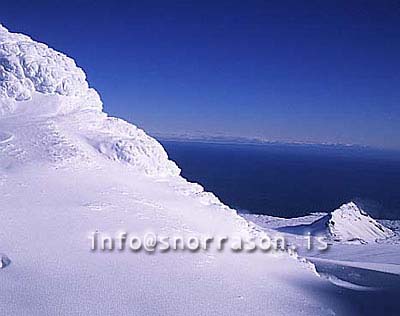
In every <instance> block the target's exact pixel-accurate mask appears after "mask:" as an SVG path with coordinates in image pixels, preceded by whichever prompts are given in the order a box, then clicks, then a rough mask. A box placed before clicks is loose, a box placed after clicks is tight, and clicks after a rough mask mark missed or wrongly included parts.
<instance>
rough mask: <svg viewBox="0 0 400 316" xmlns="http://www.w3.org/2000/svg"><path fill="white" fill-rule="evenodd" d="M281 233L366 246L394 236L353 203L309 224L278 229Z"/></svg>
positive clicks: (344, 205)
mask: <svg viewBox="0 0 400 316" xmlns="http://www.w3.org/2000/svg"><path fill="white" fill-rule="evenodd" d="M278 230H279V231H281V232H287V233H293V234H299V235H304V234H307V233H310V234H311V235H313V236H325V237H326V238H327V240H330V241H333V242H339V243H355V244H367V243H374V242H379V241H383V240H385V239H388V238H391V237H393V236H394V233H393V231H392V230H390V229H389V228H387V227H385V226H384V225H382V224H381V223H378V222H377V221H376V220H375V219H373V218H372V217H370V216H369V215H368V214H367V213H366V212H365V211H364V210H362V209H361V208H360V207H359V206H357V205H356V203H354V202H349V203H346V204H343V205H342V206H340V207H339V208H338V209H336V210H334V211H332V212H330V213H329V214H326V215H324V216H321V217H320V218H318V219H316V220H315V221H313V222H311V223H310V224H301V225H289V226H283V227H280V228H278Z"/></svg>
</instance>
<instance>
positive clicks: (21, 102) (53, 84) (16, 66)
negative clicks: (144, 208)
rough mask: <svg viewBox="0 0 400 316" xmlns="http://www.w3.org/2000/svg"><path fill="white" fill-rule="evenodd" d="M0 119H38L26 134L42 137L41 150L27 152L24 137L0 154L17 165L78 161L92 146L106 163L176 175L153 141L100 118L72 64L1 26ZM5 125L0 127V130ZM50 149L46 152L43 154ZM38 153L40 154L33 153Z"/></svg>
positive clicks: (1, 137)
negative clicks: (31, 161) (18, 162)
mask: <svg viewBox="0 0 400 316" xmlns="http://www.w3.org/2000/svg"><path fill="white" fill-rule="evenodd" d="M2 117H3V118H7V117H12V118H13V120H18V119H21V117H22V118H23V120H25V121H29V120H40V119H41V124H38V125H37V126H36V128H35V129H34V130H33V131H32V130H31V131H30V132H29V133H31V134H32V132H33V133H34V134H35V132H36V133H37V135H38V136H40V135H42V134H43V133H46V134H47V135H46V137H45V139H43V140H42V142H41V144H35V146H34V147H33V146H29V144H28V142H29V137H28V135H25V136H26V137H24V138H22V137H19V139H16V140H15V143H13V146H12V147H13V148H12V150H10V149H11V148H10V147H11V146H9V147H8V150H5V153H7V154H9V155H15V156H14V157H17V158H20V160H23V159H24V158H26V159H27V160H29V158H32V159H37V157H39V156H43V153H44V152H47V153H48V154H49V155H48V158H49V159H51V160H54V159H57V160H62V159H67V158H68V159H73V158H74V157H80V158H82V155H83V156H87V154H88V151H87V148H86V146H87V145H91V146H92V147H93V149H95V150H96V151H97V152H100V153H102V154H103V155H104V156H105V157H107V158H109V159H113V160H118V161H121V162H124V163H127V164H128V165H130V166H133V167H134V168H135V169H137V170H138V171H140V172H145V173H147V174H150V175H155V176H176V175H179V173H180V170H179V168H178V167H177V166H176V165H175V163H173V162H172V161H170V160H169V159H168V156H167V154H166V152H165V150H164V149H163V148H162V146H161V145H160V144H159V143H158V142H157V141H156V140H154V139H153V138H151V137H150V136H148V135H146V133H145V132H144V131H143V130H141V129H139V128H137V127H136V126H134V125H132V124H129V123H127V122H124V121H123V120H120V119H115V118H110V117H107V115H106V114H104V113H102V103H101V100H100V97H99V95H98V93H97V92H96V91H95V90H94V89H92V88H89V84H88V82H87V81H86V75H85V73H84V72H83V70H82V69H81V68H79V67H78V66H77V65H76V64H75V62H74V60H73V59H71V58H69V57H67V56H65V55H64V54H62V53H59V52H57V51H55V50H53V49H52V48H49V47H48V46H47V45H45V44H42V43H38V42H35V41H33V40H32V39H31V38H29V37H28V36H25V35H22V34H15V33H10V32H9V31H8V30H7V29H6V28H5V27H3V26H0V119H1V118H2ZM26 117H29V119H27V118H26ZM6 125H7V122H4V123H3V128H4V127H5V126H6ZM0 128H1V127H0ZM46 130H47V132H46ZM67 130H69V131H70V132H69V133H67ZM21 132H22V130H21ZM11 137H13V135H12V134H10V133H9V132H8V131H6V130H0V143H4V142H6V141H7V139H10V138H11ZM74 137H75V139H74V140H72V139H71V138H74ZM76 137H79V138H80V139H79V140H80V141H77V139H76ZM49 145H52V146H51V149H49V148H47V147H49ZM45 146H47V147H46V148H44V147H45ZM38 147H42V148H39V150H37V151H35V152H32V149H35V148H36V149H38ZM38 151H39V152H38ZM43 158H45V157H43ZM86 158H87V157H86Z"/></svg>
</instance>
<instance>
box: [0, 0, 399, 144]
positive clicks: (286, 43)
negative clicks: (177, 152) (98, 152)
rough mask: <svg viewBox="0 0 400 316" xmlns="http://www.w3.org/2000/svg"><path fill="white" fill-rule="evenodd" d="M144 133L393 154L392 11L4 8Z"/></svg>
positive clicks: (391, 6) (278, 5) (234, 5)
mask: <svg viewBox="0 0 400 316" xmlns="http://www.w3.org/2000/svg"><path fill="white" fill-rule="evenodd" d="M0 22H1V23H3V24H4V25H5V26H6V27H8V28H9V29H10V30H12V31H17V32H23V33H28V34H30V35H31V36H32V37H33V38H34V39H37V40H40V41H43V42H46V43H48V44H49V45H50V46H52V47H54V48H56V49H57V50H60V51H63V52H65V53H67V54H68V55H70V56H72V57H73V58H74V59H75V60H76V61H77V63H78V64H79V65H80V66H81V67H82V68H84V70H85V71H86V73H87V75H88V78H89V82H90V84H91V85H92V86H93V87H95V88H96V89H97V90H98V91H99V92H100V94H101V96H102V99H103V101H104V106H105V109H106V111H107V112H109V113H111V114H112V115H117V116H121V117H124V118H125V119H127V120H129V121H131V122H133V123H135V124H137V125H139V126H140V127H142V128H144V129H145V130H147V131H149V132H151V133H160V134H171V133H177V134H182V133H188V134H196V135H198V134H207V135H214V134H218V135H220V134H221V135H229V136H244V137H254V136H255V137H265V138H268V139H271V140H288V141H313V142H339V143H354V144H364V145H372V146H379V147H392V148H398V149H399V148H400V2H399V1H357V0H351V1H311V0H310V1H54V0H53V1H19V0H14V1H7V3H6V4H5V3H3V4H2V5H1V11H0Z"/></svg>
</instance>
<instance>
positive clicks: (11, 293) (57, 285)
mask: <svg viewBox="0 0 400 316" xmlns="http://www.w3.org/2000/svg"><path fill="white" fill-rule="evenodd" d="M179 173H180V170H179V168H178V167H177V166H176V164H175V163H174V162H172V161H170V160H169V159H168V156H167V154H166V152H165V151H164V149H163V148H162V146H161V145H160V144H159V143H158V142H157V141H156V140H155V139H153V138H151V137H149V136H148V135H146V134H145V132H144V131H142V130H140V129H138V128H137V127H135V126H134V125H131V124H129V123H127V122H124V121H122V120H120V119H116V118H111V117H108V116H107V115H106V114H105V113H104V112H102V104H101V101H100V97H99V95H98V93H97V92H96V91H95V90H94V89H92V88H90V87H89V84H88V83H87V81H86V79H85V74H84V72H83V71H82V70H81V69H80V68H78V67H77V66H76V64H75V62H74V61H73V60H72V59H70V58H68V57H66V56H65V55H63V54H61V53H58V52H56V51H55V50H53V49H51V48H49V47H47V46H46V45H44V44H41V43H37V42H35V41H33V40H31V39H30V38H29V37H27V36H25V35H20V34H14V33H10V32H9V31H8V30H7V29H5V28H4V27H0V197H1V200H0V217H1V219H2V220H1V225H0V251H1V252H2V253H4V254H6V256H3V257H2V258H4V260H3V259H2V264H1V265H2V267H4V269H1V271H0V283H1V286H2V292H1V295H0V310H1V311H2V313H3V314H6V315H116V314H118V315H187V314H189V313H190V314H191V315H265V314H268V315H335V314H338V315H354V314H360V315H361V314H365V313H364V312H363V311H364V309H365V306H364V305H360V306H358V305H357V306H354V305H352V303H351V302H352V299H353V297H352V294H353V292H349V291H348V290H346V289H342V288H339V287H335V286H334V285H332V284H331V283H329V282H327V281H326V280H324V279H321V278H318V277H317V275H316V274H315V273H314V272H313V270H312V269H310V266H309V265H308V264H304V263H301V262H300V261H297V260H294V259H293V258H291V257H290V256H289V255H288V254H287V253H260V252H256V253H233V252H230V251H223V252H216V251H209V252H205V251H200V252H198V253H188V252H169V253H162V254H161V253H155V254H147V253H144V252H138V253H132V252H130V251H114V252H92V251H90V242H89V239H88V236H89V234H90V233H91V232H93V231H99V232H103V233H106V234H115V233H117V232H119V231H127V232H132V233H135V234H139V233H144V232H146V231H153V232H157V233H162V234H165V235H174V234H183V235H189V234H207V235H231V234H239V235H241V236H245V237H248V236H255V235H262V234H264V232H262V231H261V230H260V229H258V228H256V227H255V226H254V225H252V224H250V223H249V222H248V221H246V220H244V219H243V218H242V217H240V216H238V215H237V214H236V212H235V211H234V210H232V209H230V208H229V207H227V206H225V205H223V204H222V203H221V202H220V201H219V200H218V198H216V197H215V196H214V195H213V194H211V193H208V192H204V190H203V188H202V187H201V186H199V185H197V184H192V183H188V182H187V181H186V180H185V179H183V178H182V177H180V176H179ZM5 258H9V259H10V260H11V262H12V263H11V264H9V265H7V266H6V264H5V262H6V261H7V260H5ZM7 262H8V263H10V261H7ZM366 302H367V303H366V304H368V302H370V300H367V301H366ZM394 308H395V307H393V306H392V307H390V309H389V310H388V313H387V314H390V312H393V311H394ZM368 311H372V312H373V309H371V308H368Z"/></svg>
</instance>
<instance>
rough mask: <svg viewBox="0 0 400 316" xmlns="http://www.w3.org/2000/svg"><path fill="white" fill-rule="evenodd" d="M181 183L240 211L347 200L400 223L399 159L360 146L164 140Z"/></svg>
mask: <svg viewBox="0 0 400 316" xmlns="http://www.w3.org/2000/svg"><path fill="white" fill-rule="evenodd" d="M161 142H162V144H163V145H164V147H165V148H166V150H167V152H168V154H169V156H170V158H171V159H172V160H174V161H176V162H177V163H178V165H179V166H180V167H181V169H182V174H183V176H184V177H185V178H187V179H188V180H190V181H192V182H197V183H200V184H201V185H203V186H204V187H205V189H206V190H207V191H212V192H214V193H215V194H216V195H217V196H218V197H219V198H220V199H221V200H222V201H223V202H224V203H225V204H227V205H229V206H231V207H233V208H236V209H239V210H241V211H242V212H248V213H255V214H268V215H274V216H280V217H296V216H302V215H306V214H309V213H311V212H329V211H331V210H334V209H335V208H337V207H339V206H340V205H341V204H343V203H345V202H349V201H355V202H357V203H359V204H361V206H362V207H364V209H365V210H366V211H368V212H369V213H370V214H371V215H372V216H374V217H376V218H386V219H400V153H399V152H396V151H384V150H376V149H368V148H361V147H345V146H328V145H291V144H289V145H285V144H263V145H258V144H257V145H253V144H251V145H249V144H212V143H200V142H181V141H179V142H177V141H161Z"/></svg>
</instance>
